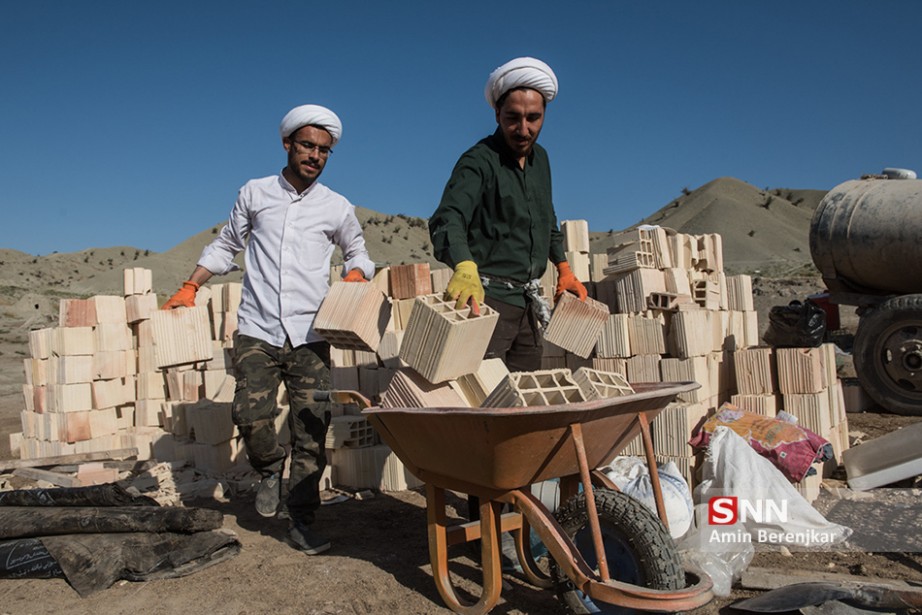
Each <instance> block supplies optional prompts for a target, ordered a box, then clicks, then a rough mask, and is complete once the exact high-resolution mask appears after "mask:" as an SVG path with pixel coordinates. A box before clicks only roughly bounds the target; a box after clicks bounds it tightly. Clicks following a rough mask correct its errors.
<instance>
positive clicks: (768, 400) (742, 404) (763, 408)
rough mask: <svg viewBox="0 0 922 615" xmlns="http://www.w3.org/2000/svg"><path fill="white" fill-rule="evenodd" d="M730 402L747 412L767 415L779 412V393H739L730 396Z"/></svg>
mask: <svg viewBox="0 0 922 615" xmlns="http://www.w3.org/2000/svg"><path fill="white" fill-rule="evenodd" d="M730 403H731V404H733V405H734V406H736V407H737V408H739V409H740V410H745V411H746V412H755V413H756V414H764V415H765V416H775V415H777V414H778V396H777V395H767V394H764V395H743V394H739V393H738V394H736V395H733V396H731V397H730Z"/></svg>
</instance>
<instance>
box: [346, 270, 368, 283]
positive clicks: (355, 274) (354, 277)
mask: <svg viewBox="0 0 922 615" xmlns="http://www.w3.org/2000/svg"><path fill="white" fill-rule="evenodd" d="M367 281H368V280H366V279H365V274H364V273H362V270H361V269H353V270H351V271H350V272H349V273H347V274H346V276H345V277H344V278H343V282H367Z"/></svg>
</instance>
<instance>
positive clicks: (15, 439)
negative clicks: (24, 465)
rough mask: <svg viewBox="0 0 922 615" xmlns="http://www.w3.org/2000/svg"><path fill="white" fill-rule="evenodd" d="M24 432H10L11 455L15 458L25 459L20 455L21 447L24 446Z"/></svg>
mask: <svg viewBox="0 0 922 615" xmlns="http://www.w3.org/2000/svg"><path fill="white" fill-rule="evenodd" d="M22 439H23V438H22V432H21V431H14V432H12V433H11V434H10V457H12V458H13V459H17V458H19V459H25V457H21V456H20V447H21V446H22Z"/></svg>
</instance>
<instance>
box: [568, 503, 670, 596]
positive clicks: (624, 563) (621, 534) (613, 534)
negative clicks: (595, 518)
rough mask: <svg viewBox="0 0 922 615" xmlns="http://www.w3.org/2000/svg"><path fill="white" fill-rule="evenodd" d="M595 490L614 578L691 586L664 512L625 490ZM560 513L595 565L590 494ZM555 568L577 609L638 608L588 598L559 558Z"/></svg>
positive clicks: (650, 585) (655, 585)
mask: <svg viewBox="0 0 922 615" xmlns="http://www.w3.org/2000/svg"><path fill="white" fill-rule="evenodd" d="M594 493H595V504H596V509H597V511H598V515H599V524H600V526H601V528H602V539H603V541H604V544H605V553H606V559H607V560H608V567H609V572H610V575H611V578H612V579H614V580H617V581H623V582H626V583H631V584H633V585H638V586H641V587H647V588H651V589H664V590H676V589H681V588H683V587H685V572H684V569H683V568H682V562H681V559H680V558H679V553H678V550H677V549H676V545H675V542H674V541H673V540H672V537H671V536H670V535H669V531H668V530H667V529H666V527H665V526H664V525H663V524H662V522H660V520H659V518H658V517H657V516H656V515H655V514H653V513H652V512H651V511H650V510H649V509H648V508H647V507H645V506H644V505H643V504H641V503H640V502H638V501H637V500H635V499H634V498H632V497H630V496H627V495H624V494H623V493H619V492H617V491H611V490H609V489H595V490H594ZM555 516H556V518H557V521H558V522H559V523H560V525H561V526H562V527H563V529H564V531H566V533H567V535H568V536H569V537H570V539H571V540H572V541H573V543H574V544H575V545H576V547H577V549H579V551H580V553H581V554H582V556H583V558H584V559H585V560H586V563H587V564H589V566H590V567H592V568H595V567H596V557H595V552H594V548H593V546H592V537H591V533H590V530H589V517H588V513H587V510H586V497H585V494H584V493H580V494H579V495H576V496H574V497H572V498H570V499H569V500H568V501H567V502H566V503H565V504H564V505H563V506H562V507H561V508H559V509H558V510H557V513H556V515H555ZM552 574H553V575H554V576H556V577H557V581H558V583H557V593H558V596H559V597H560V600H561V601H562V602H563V603H564V604H565V605H566V607H567V609H568V610H569V611H570V612H571V613H578V614H583V613H597V612H602V613H632V612H634V611H632V610H630V609H624V608H622V607H618V606H615V605H609V604H604V603H603V604H595V605H593V604H592V603H591V602H589V603H587V601H586V600H587V597H586V596H584V594H583V593H582V592H581V591H579V590H578V589H576V587H575V586H574V585H573V584H572V583H571V582H570V581H569V579H567V578H560V577H561V575H560V573H559V568H558V567H557V566H556V565H554V564H552Z"/></svg>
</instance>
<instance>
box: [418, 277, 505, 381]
mask: <svg viewBox="0 0 922 615" xmlns="http://www.w3.org/2000/svg"><path fill="white" fill-rule="evenodd" d="M498 320H499V315H498V314H497V313H496V311H495V310H493V308H491V307H490V306H488V305H486V304H483V305H481V306H480V316H472V315H471V310H470V308H469V307H467V306H465V307H463V308H462V309H460V310H458V309H455V305H454V301H445V300H443V299H442V298H441V296H440V295H426V296H423V297H417V298H416V303H415V304H414V306H413V312H412V313H411V314H410V320H409V322H408V323H407V327H406V330H405V331H404V334H403V341H402V342H401V344H400V358H401V360H403V361H404V362H405V363H406V364H407V365H409V366H410V367H412V368H413V369H414V370H416V371H417V372H419V374H421V375H422V376H423V377H424V378H425V379H426V380H428V381H429V382H433V383H439V382H445V381H446V380H453V379H455V378H458V377H459V376H463V375H464V374H472V373H474V372H476V371H477V368H478V367H479V366H480V362H481V360H482V359H483V355H484V353H485V352H486V350H487V346H488V345H489V343H490V338H491V336H492V335H493V329H494V328H495V327H496V323H497V321H498Z"/></svg>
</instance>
